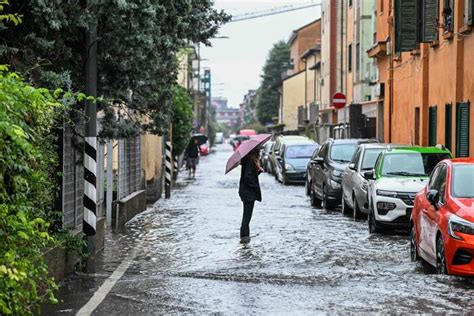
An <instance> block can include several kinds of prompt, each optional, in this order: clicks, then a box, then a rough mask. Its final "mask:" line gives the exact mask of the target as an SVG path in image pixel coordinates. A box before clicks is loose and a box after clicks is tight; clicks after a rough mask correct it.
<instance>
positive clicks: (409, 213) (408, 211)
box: [407, 208, 413, 217]
mask: <svg viewBox="0 0 474 316" xmlns="http://www.w3.org/2000/svg"><path fill="white" fill-rule="evenodd" d="M412 210H413V209H412V208H407V217H411V211H412Z"/></svg>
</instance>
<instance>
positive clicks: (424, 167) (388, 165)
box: [382, 153, 450, 177]
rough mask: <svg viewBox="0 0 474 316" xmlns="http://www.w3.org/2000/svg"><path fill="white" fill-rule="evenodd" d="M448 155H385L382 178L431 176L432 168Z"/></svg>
mask: <svg viewBox="0 0 474 316" xmlns="http://www.w3.org/2000/svg"><path fill="white" fill-rule="evenodd" d="M446 158H450V156H449V155H448V154H421V153H396V154H387V155H385V157H384V160H383V165H382V176H384V177H394V176H414V177H416V176H423V177H425V176H426V177H427V176H429V175H430V174H431V171H433V169H434V167H435V166H436V165H437V164H438V162H440V161H441V160H443V159H446Z"/></svg>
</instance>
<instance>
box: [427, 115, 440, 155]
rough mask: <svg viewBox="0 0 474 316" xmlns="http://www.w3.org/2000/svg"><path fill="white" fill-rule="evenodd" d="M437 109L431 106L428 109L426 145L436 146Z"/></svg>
mask: <svg viewBox="0 0 474 316" xmlns="http://www.w3.org/2000/svg"><path fill="white" fill-rule="evenodd" d="M437 123H438V108H437V107H436V106H432V107H430V108H429V113H428V145H429V146H435V145H436V133H437V131H438V128H437V127H438V126H437V125H438V124H437Z"/></svg>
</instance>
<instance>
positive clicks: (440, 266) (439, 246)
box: [436, 235, 448, 274]
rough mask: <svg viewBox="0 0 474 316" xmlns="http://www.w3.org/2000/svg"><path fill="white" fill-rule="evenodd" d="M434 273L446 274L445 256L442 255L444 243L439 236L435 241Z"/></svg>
mask: <svg viewBox="0 0 474 316" xmlns="http://www.w3.org/2000/svg"><path fill="white" fill-rule="evenodd" d="M436 272H437V273H438V274H448V269H447V268H446V256H445V253H444V242H443V237H441V235H439V236H438V239H437V241H436Z"/></svg>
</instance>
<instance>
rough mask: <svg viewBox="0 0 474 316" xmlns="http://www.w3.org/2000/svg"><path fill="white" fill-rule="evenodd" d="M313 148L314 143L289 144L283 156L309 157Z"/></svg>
mask: <svg viewBox="0 0 474 316" xmlns="http://www.w3.org/2000/svg"><path fill="white" fill-rule="evenodd" d="M315 149H316V145H301V146H289V147H288V148H287V149H286V153H285V158H288V159H296V158H310V157H311V156H312V155H313V152H314V150H315Z"/></svg>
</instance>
